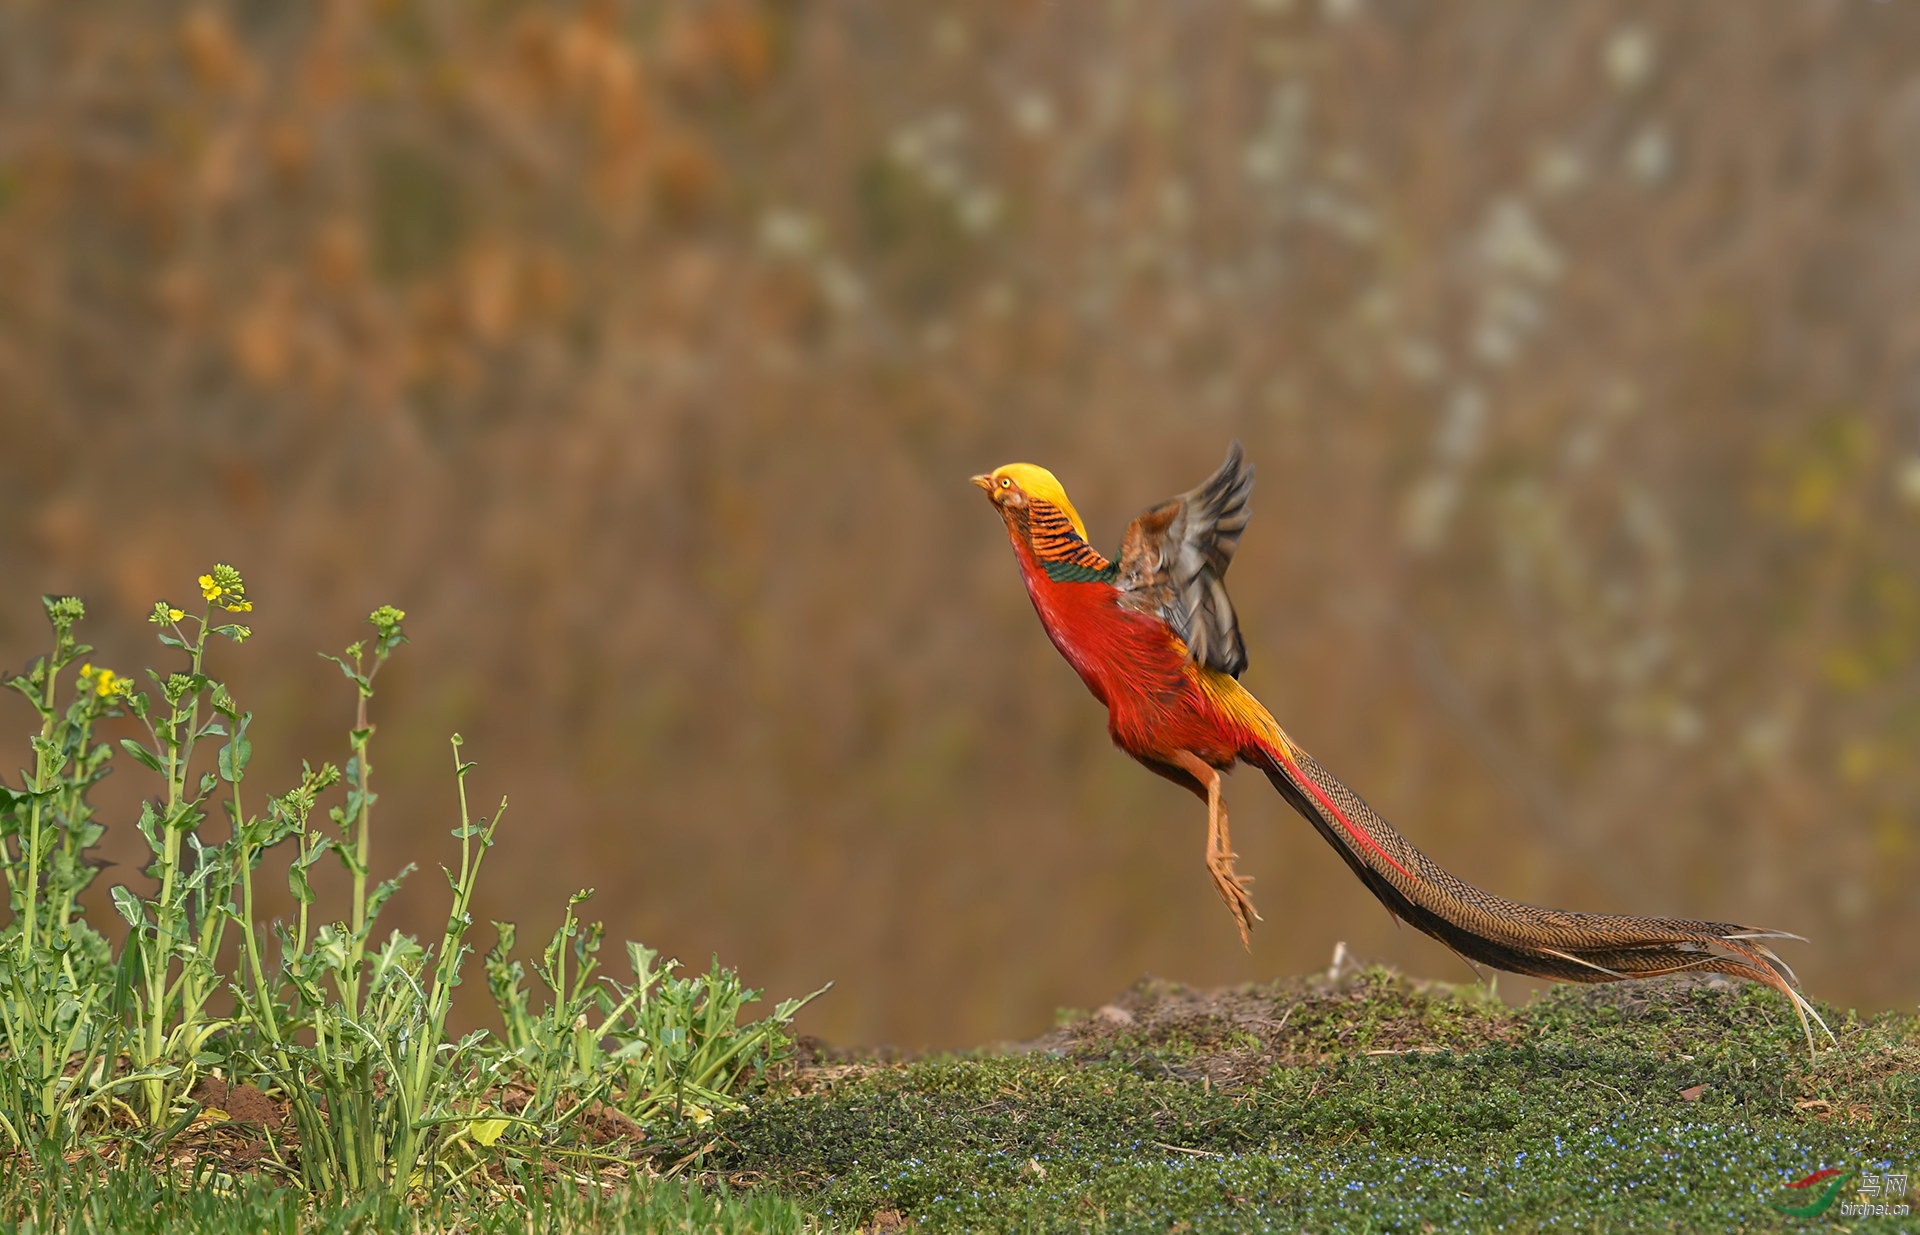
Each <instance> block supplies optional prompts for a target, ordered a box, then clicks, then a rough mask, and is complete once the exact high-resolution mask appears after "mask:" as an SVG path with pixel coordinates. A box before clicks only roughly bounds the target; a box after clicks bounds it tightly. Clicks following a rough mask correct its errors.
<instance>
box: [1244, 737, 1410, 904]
mask: <svg viewBox="0 0 1920 1235" xmlns="http://www.w3.org/2000/svg"><path fill="white" fill-rule="evenodd" d="M1276 746H1277V749H1273V750H1272V753H1273V754H1274V755H1277V756H1278V757H1279V759H1280V762H1282V763H1284V764H1286V765H1287V771H1288V772H1289V773H1291V774H1292V776H1293V783H1294V784H1296V785H1301V786H1303V787H1305V789H1306V791H1307V792H1308V793H1311V794H1312V795H1313V796H1314V798H1315V799H1316V800H1317V801H1318V802H1319V803H1320V805H1322V806H1324V807H1326V810H1327V813H1328V814H1329V815H1332V816H1333V817H1334V818H1335V819H1338V820H1339V821H1340V826H1341V827H1343V828H1345V829H1346V830H1347V835H1349V836H1351V837H1353V839H1354V840H1356V841H1358V842H1360V844H1361V845H1362V846H1364V847H1365V848H1368V849H1371V850H1373V851H1374V852H1375V853H1377V854H1379V855H1380V857H1381V858H1382V859H1383V860H1384V861H1385V862H1386V864H1387V865H1388V866H1391V867H1393V869H1395V870H1397V871H1399V872H1400V873H1401V874H1402V875H1404V876H1405V877H1406V878H1407V880H1408V881H1409V882H1418V881H1417V880H1415V879H1414V877H1413V874H1412V872H1410V871H1409V870H1407V868H1406V867H1404V866H1402V865H1400V864H1399V863H1398V862H1396V861H1394V860H1393V855H1392V854H1390V853H1388V852H1387V851H1386V850H1384V849H1382V848H1381V847H1380V842H1379V841H1376V840H1375V839H1373V836H1372V834H1371V833H1369V832H1368V831H1367V830H1366V829H1365V828H1358V827H1355V826H1354V824H1353V821H1352V820H1351V819H1348V818H1347V815H1346V812H1345V811H1343V810H1341V809H1340V808H1339V807H1338V806H1335V805H1334V804H1333V799H1332V798H1330V797H1328V796H1327V794H1326V791H1325V790H1323V789H1322V788H1320V786H1319V784H1318V783H1317V782H1315V780H1314V779H1313V777H1311V776H1308V775H1307V774H1306V773H1305V772H1302V771H1301V770H1300V765H1299V764H1297V763H1295V762H1294V761H1293V756H1292V755H1291V754H1289V753H1288V751H1287V748H1286V746H1285V744H1284V743H1280V744H1276Z"/></svg>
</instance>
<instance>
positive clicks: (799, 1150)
mask: <svg viewBox="0 0 1920 1235" xmlns="http://www.w3.org/2000/svg"><path fill="white" fill-rule="evenodd" d="M1123 1004H1124V1007H1123V1008H1122V1010H1121V1011H1120V1012H1113V1011H1111V1010H1106V1012H1107V1014H1106V1015H1105V1016H1104V1017H1102V1016H1100V1015H1097V1014H1096V1015H1095V1016H1092V1017H1085V1018H1080V1019H1078V1020H1076V1021H1074V1022H1072V1023H1069V1024H1067V1025H1064V1026H1062V1027H1061V1028H1060V1029H1057V1030H1055V1031H1054V1032H1053V1033H1052V1034H1050V1035H1048V1037H1046V1038H1043V1039H1041V1040H1040V1041H1039V1042H1038V1043H1035V1044H1032V1045H1033V1048H1034V1049H1032V1050H1030V1051H1029V1052H1028V1053H1025V1054H1018V1055H1009V1056H1001V1057H993V1056H973V1057H946V1058H939V1059H929V1060H923V1061H920V1062H916V1063H911V1064H907V1065H901V1066H891V1067H870V1068H860V1067H853V1068H846V1067H842V1068H838V1069H832V1068H827V1069H813V1070H811V1071H806V1072H802V1073H801V1074H800V1075H799V1076H798V1077H797V1078H796V1080H795V1082H794V1084H793V1085H792V1086H791V1087H790V1089H789V1091H788V1092H786V1093H784V1094H780V1095H776V1096H773V1097H770V1098H768V1099H766V1100H763V1101H761V1102H760V1103H758V1104H757V1105H756V1107H755V1108H754V1109H753V1110H752V1111H751V1112H749V1114H748V1115H747V1116H745V1117H742V1118H738V1119H734V1120H731V1121H729V1122H727V1123H726V1124H725V1125H724V1126H723V1134H724V1143H723V1146H722V1148H721V1150H720V1151H719V1157H718V1161H717V1162H716V1163H715V1165H716V1166H717V1167H718V1168H719V1170H720V1171H721V1172H722V1173H723V1174H724V1173H728V1172H741V1173H748V1172H750V1173H752V1175H753V1177H755V1178H758V1179H762V1180H765V1181H766V1182H768V1183H771V1184H773V1185H774V1186H776V1187H779V1188H781V1189H782V1190H786V1191H790V1192H793V1193H795V1194H797V1195H799V1196H800V1198H801V1199H802V1200H803V1201H804V1202H805V1203H806V1204H807V1205H808V1207H809V1208H811V1209H813V1210H814V1211H815V1212H816V1213H819V1214H820V1215H822V1216H823V1217H827V1218H829V1219H830V1220H831V1221H834V1222H840V1223H853V1222H861V1221H866V1220H868V1219H870V1218H871V1217H872V1215H873V1214H875V1213H876V1212H878V1211H882V1210H889V1209H890V1210H895V1211H898V1212H899V1213H901V1214H902V1215H904V1216H905V1217H907V1218H909V1219H911V1220H913V1221H914V1222H915V1223H916V1224H917V1225H918V1226H919V1227H920V1229H923V1230H931V1231H943V1230H981V1229H986V1230H993V1229H1004V1230H1023V1231H1024V1230H1078V1229H1083V1228H1092V1229H1106V1230H1116V1231H1119V1230H1139V1231H1149V1230H1150V1231H1156V1232H1160V1231H1167V1230H1169V1229H1191V1230H1195V1231H1208V1230H1218V1231H1230V1230H1231V1231H1240V1230H1265V1229H1272V1230H1287V1231H1294V1230H1300V1229H1302V1228H1305V1229H1308V1230H1335V1229H1338V1230H1364V1229H1373V1230H1383V1231H1384V1230H1407V1231H1419V1230H1422V1229H1423V1227H1424V1226H1426V1225H1428V1224H1430V1225H1432V1226H1434V1227H1439V1228H1446V1229H1468V1230H1473V1229H1488V1228H1494V1227H1505V1228H1510V1229H1511V1228H1517V1229H1532V1228H1542V1229H1549V1228H1550V1229H1555V1230H1561V1229H1597V1230H1608V1231H1615V1230H1638V1229H1651V1230H1664V1229H1669V1228H1673V1227H1682V1228H1686V1229H1729V1230H1733V1229H1739V1230H1747V1229H1786V1228H1788V1227H1790V1226H1793V1225H1795V1224H1796V1222H1797V1220H1794V1219H1789V1218H1786V1217H1783V1216H1782V1215H1780V1214H1779V1213H1777V1212H1775V1211H1774V1210H1773V1209H1771V1208H1769V1206H1768V1202H1769V1201H1771V1200H1774V1199H1778V1198H1780V1197H1782V1195H1783V1193H1782V1186H1783V1185H1784V1184H1785V1183H1786V1182H1788V1181H1790V1180H1794V1179H1798V1178H1800V1177H1802V1176H1804V1175H1805V1174H1807V1173H1808V1172H1810V1171H1812V1170H1814V1169H1816V1168H1819V1167H1823V1166H1830V1165H1837V1166H1842V1167H1855V1166H1864V1167H1866V1168H1867V1169H1869V1170H1872V1171H1884V1170H1889V1169H1891V1170H1894V1171H1899V1170H1901V1169H1907V1170H1909V1171H1910V1172H1912V1170H1913V1168H1915V1167H1920V1129H1917V1128H1916V1124H1915V1108H1916V1105H1917V1100H1920V1046H1916V1044H1915V1042H1914V1031H1915V1029H1916V1018H1914V1017H1912V1016H1898V1015H1888V1016H1882V1017H1878V1018H1874V1019H1872V1020H1861V1019H1859V1018H1856V1017H1852V1016H1840V1017H1835V1018H1830V1019H1832V1022H1833V1024H1834V1027H1835V1030H1836V1032H1837V1033H1838V1034H1839V1037H1840V1046H1839V1047H1838V1048H1836V1049H1833V1050H1829V1051H1824V1052H1822V1054H1821V1058H1820V1063H1819V1066H1818V1068H1817V1069H1816V1070H1814V1071H1812V1072H1811V1073H1809V1071H1808V1063H1807V1059H1806V1056H1805V1054H1804V1048H1803V1046H1802V1045H1801V1038H1800V1029H1799V1026H1798V1023H1797V1022H1796V1021H1795V1020H1794V1018H1793V1016H1792V1014H1791V1012H1790V1011H1788V1010H1787V1009H1786V1008H1785V1007H1784V1006H1783V1005H1782V1004H1781V1003H1780V1001H1779V1000H1778V998H1777V997H1776V996H1774V995H1773V994H1772V993H1770V992H1766V991H1763V990H1759V989H1757V988H1752V987H1739V986H1735V985H1734V984H1732V983H1727V982H1722V981H1718V980H1713V981H1706V982H1697V981H1696V982H1660V983H1635V984H1630V985H1626V986H1622V987H1608V988H1558V989H1555V990H1553V991H1551V992H1549V993H1548V994H1546V995H1545V996H1543V997H1542V998H1541V999H1539V1000H1537V1001H1536V1002H1535V1003H1533V1004H1532V1005H1531V1006H1529V1007H1527V1008H1524V1009H1510V1008H1506V1007H1504V1006H1503V1005H1501V1004H1500V1003H1499V1002H1498V1001H1497V1000H1494V999H1492V998H1490V997H1489V996H1488V995H1486V994H1485V993H1484V992H1483V991H1480V990H1478V989H1477V988H1467V989H1461V988H1451V987H1442V986H1423V985H1419V984H1416V983H1413V982H1410V981H1408V980H1407V979H1405V978H1402V977H1399V976H1397V975H1394V974H1391V973H1387V972H1385V971H1381V970H1371V971H1366V972H1363V973H1361V974H1359V975H1356V976H1355V977H1354V978H1352V979H1349V980H1348V981H1346V982H1344V983H1338V984H1328V983H1325V982H1290V983H1282V984H1277V985H1274V986H1270V987H1257V988H1242V989H1239V990H1235V991H1227V992H1214V993H1201V992H1193V991H1188V990H1186V989H1184V988H1180V987H1176V986H1169V985H1165V984H1152V985H1143V986H1142V987H1139V988H1136V989H1135V991H1133V992H1130V994H1129V996H1128V997H1127V998H1126V999H1125V1000H1123ZM1129 1016H1130V1017H1131V1018H1132V1019H1131V1023H1127V1018H1128V1017H1129ZM1701 1087H1703V1088H1701ZM1791 1195H1792V1196H1793V1197H1794V1198H1795V1199H1804V1198H1801V1197H1800V1194H1798V1193H1794V1194H1791ZM1909 1203H1910V1204H1920V1192H1916V1193H1915V1194H1914V1195H1913V1196H1912V1198H1911V1200H1910V1202H1909ZM1836 1212H1837V1211H1836ZM1887 1221H1888V1223H1889V1224H1890V1225H1891V1222H1892V1220H1887ZM1849 1222H1850V1224H1851V1225H1853V1228H1854V1229H1870V1228H1871V1227H1872V1225H1873V1222H1872V1221H1871V1220H1869V1221H1866V1222H1856V1221H1854V1220H1851V1219H1850V1220H1849ZM1181 1223H1186V1224H1188V1226H1187V1227H1184V1228H1182V1227H1180V1226H1179V1224H1181Z"/></svg>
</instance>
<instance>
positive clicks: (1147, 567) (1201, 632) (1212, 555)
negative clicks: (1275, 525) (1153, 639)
mask: <svg viewBox="0 0 1920 1235" xmlns="http://www.w3.org/2000/svg"><path fill="white" fill-rule="evenodd" d="M1252 494H1253V465H1252V464H1251V463H1248V462H1247V461H1246V456H1245V455H1244V454H1243V453H1242V452H1241V450H1240V443H1239V442H1235V443H1234V444H1233V445H1232V447H1231V448H1229V449H1228V451H1227V459H1226V462H1224V463H1222V464H1221V465H1220V468H1219V470H1218V471H1216V472H1214V474H1213V475H1211V476H1209V477H1207V479H1206V480H1204V481H1202V482H1201V483H1200V485H1199V487H1197V488H1195V489H1193V490H1191V491H1189V492H1187V493H1183V494H1181V495H1180V496H1179V497H1176V498H1172V499H1170V500H1168V501H1165V502H1162V503H1160V505H1158V506H1155V507H1153V508H1152V509H1150V510H1147V511H1144V512H1142V513H1141V515H1140V517H1139V518H1137V519H1135V520H1134V521H1133V522H1132V523H1130V524H1128V525H1127V535H1126V538H1125V539H1124V540H1122V541H1121V542H1120V569H1119V576H1118V578H1117V579H1115V581H1114V586H1116V587H1118V588H1119V589H1120V603H1121V604H1122V605H1124V606H1125V607H1127V608H1129V609H1137V610H1140V611H1141V612H1144V613H1155V614H1158V615H1159V616H1160V617H1162V618H1164V619H1166V622H1167V624H1168V625H1170V626H1172V627H1173V629H1174V631H1175V632H1176V633H1178V634H1179V636H1180V637H1181V638H1182V639H1183V640H1185V641H1186V644H1187V648H1188V650H1189V651H1191V652H1192V653H1193V659H1194V660H1195V661H1196V662H1197V663H1199V664H1202V665H1207V666H1210V667H1212V668H1214V669H1218V670H1220V671H1221V672H1223V673H1228V674H1231V675H1233V676H1234V677H1239V676H1240V673H1241V671H1242V670H1244V669H1245V668H1246V667H1247V648H1246V644H1244V643H1242V642H1241V641H1240V622H1239V619H1237V618H1236V617H1235V616H1234V613H1233V602H1232V601H1231V600H1229V599H1228V598H1227V585H1226V583H1225V582H1224V577H1225V575H1226V573H1227V564H1228V563H1229V562H1231V561H1232V560H1233V551H1234V550H1235V549H1237V548H1239V546H1240V534H1241V533H1242V532H1244V531H1246V528H1247V516H1248V513H1249V512H1248V510H1247V500H1248V498H1250V497H1251V496H1252Z"/></svg>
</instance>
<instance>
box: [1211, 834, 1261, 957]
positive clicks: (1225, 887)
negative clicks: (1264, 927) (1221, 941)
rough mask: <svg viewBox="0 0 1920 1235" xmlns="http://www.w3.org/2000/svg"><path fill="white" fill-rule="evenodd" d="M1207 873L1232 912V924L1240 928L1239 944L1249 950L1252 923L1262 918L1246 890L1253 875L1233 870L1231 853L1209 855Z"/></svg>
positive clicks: (1228, 909)
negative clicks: (1219, 855) (1219, 856)
mask: <svg viewBox="0 0 1920 1235" xmlns="http://www.w3.org/2000/svg"><path fill="white" fill-rule="evenodd" d="M1207 873H1208V874H1209V875H1212V876H1213V886H1214V890H1215V891H1217V892H1219V893H1220V899H1221V900H1223V901H1225V902H1226V904H1227V911H1228V912H1229V913H1231V914H1233V921H1234V924H1235V925H1236V926H1238V927H1239V928H1240V946H1241V947H1243V948H1246V949H1247V950H1248V951H1249V952H1251V951H1252V950H1253V924H1254V923H1255V922H1259V921H1262V920H1263V919H1262V918H1261V917H1260V911H1259V910H1258V909H1255V908H1254V907H1253V897H1252V896H1251V895H1249V894H1248V892H1247V885H1248V884H1249V883H1252V882H1253V877H1252V876H1251V875H1241V874H1238V873H1237V872H1235V871H1234V869H1233V855H1232V854H1228V855H1226V857H1224V858H1217V859H1216V858H1213V857H1209V858H1208V860H1207Z"/></svg>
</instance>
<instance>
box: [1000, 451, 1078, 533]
mask: <svg viewBox="0 0 1920 1235" xmlns="http://www.w3.org/2000/svg"><path fill="white" fill-rule="evenodd" d="M1003 476H1004V477H1007V478H1009V479H1011V480H1012V481H1013V483H1014V484H1016V485H1019V486H1020V488H1021V489H1022V490H1023V491H1025V493H1026V495H1027V496H1028V497H1032V498H1038V499H1040V500H1041V501H1043V502H1051V503H1052V504H1053V505H1055V506H1058V507H1059V508H1060V512H1061V513H1062V514H1064V515H1066V516H1067V522H1069V523H1071V524H1073V530H1074V531H1076V532H1078V533H1079V534H1080V539H1081V540H1085V539H1086V538H1087V525H1086V524H1084V523H1082V522H1080V512H1079V511H1077V510H1075V509H1074V508H1073V503H1072V502H1069V501H1068V500H1067V491H1066V490H1065V489H1064V488H1062V487H1061V485H1060V480H1059V478H1058V477H1056V476H1055V475H1054V474H1053V473H1052V472H1049V471H1048V470H1047V469H1046V468H1044V467H1038V466H1036V465H1034V464H1032V463H1008V464H1005V465H1004V466H1001V467H996V468H994V469H993V483H994V484H995V485H998V484H999V483H1000V479H1001V477H1003Z"/></svg>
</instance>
